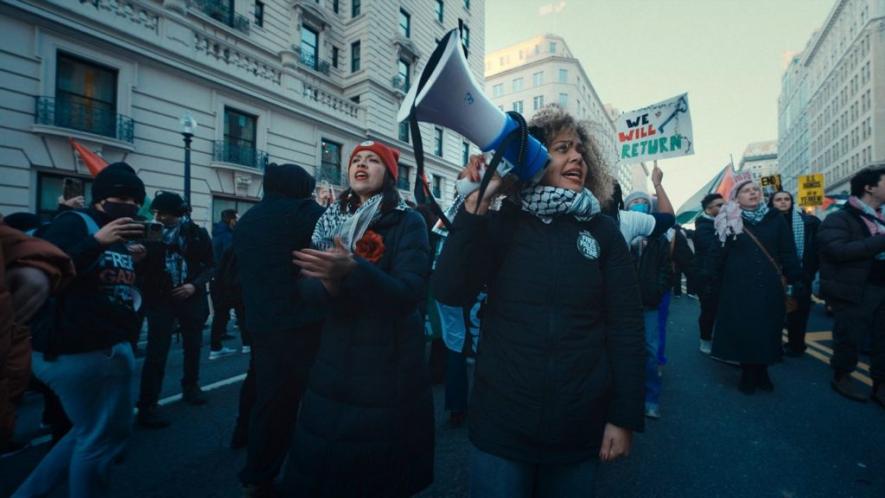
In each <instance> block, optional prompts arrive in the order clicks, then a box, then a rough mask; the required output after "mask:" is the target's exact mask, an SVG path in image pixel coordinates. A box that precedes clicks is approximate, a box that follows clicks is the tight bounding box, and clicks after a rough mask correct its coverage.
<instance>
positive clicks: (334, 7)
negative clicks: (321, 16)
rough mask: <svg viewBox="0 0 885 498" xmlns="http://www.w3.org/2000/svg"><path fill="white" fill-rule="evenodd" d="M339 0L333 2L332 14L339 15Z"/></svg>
mask: <svg viewBox="0 0 885 498" xmlns="http://www.w3.org/2000/svg"><path fill="white" fill-rule="evenodd" d="M338 3H339V2H338V0H332V12H334V13H336V14H337V13H338Z"/></svg>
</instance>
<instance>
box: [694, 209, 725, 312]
mask: <svg viewBox="0 0 885 498" xmlns="http://www.w3.org/2000/svg"><path fill="white" fill-rule="evenodd" d="M693 240H694V267H695V277H696V279H697V290H698V294H699V295H700V296H701V297H706V296H707V295H708V294H710V290H711V282H710V279H709V278H707V275H708V274H707V272H706V269H707V268H708V267H709V265H710V264H711V262H710V255H711V254H712V253H713V245H714V244H719V243H720V242H719V239H718V237H717V236H716V229H715V227H714V226H713V220H711V219H709V218H705V217H704V216H703V215H702V216H699V217H698V219H696V220H695V222H694V239H693Z"/></svg>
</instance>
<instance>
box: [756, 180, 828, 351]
mask: <svg viewBox="0 0 885 498" xmlns="http://www.w3.org/2000/svg"><path fill="white" fill-rule="evenodd" d="M768 208H769V209H776V210H777V211H778V212H779V213H781V214H782V215H783V216H784V221H786V222H787V226H789V227H790V232H791V233H792V234H793V242H794V243H795V244H796V255H797V256H798V257H799V264H800V266H802V276H803V278H802V286H801V289H802V291H801V292H799V293H797V294H796V296H795V298H796V303H797V304H798V306H797V307H796V309H795V310H793V311H790V312H788V313H787V323H786V325H787V338H788V341H787V344H785V345H784V354H785V355H787V356H793V357H801V356H802V355H803V354H804V353H805V348H806V346H805V330H806V329H807V328H808V315H809V314H811V283H812V282H814V275H815V274H816V273H817V270H818V268H819V267H820V259H819V256H818V252H817V242H816V239H817V230H818V228H819V227H820V220H819V219H817V217H816V216H811V215H808V214H805V213H803V212H802V211H801V210H800V209H798V208H796V206H795V205H794V203H793V194H791V193H789V192H784V191H783V190H781V191H779V192H775V193H774V194H772V196H771V197H770V198H769V199H768Z"/></svg>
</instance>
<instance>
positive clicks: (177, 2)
mask: <svg viewBox="0 0 885 498" xmlns="http://www.w3.org/2000/svg"><path fill="white" fill-rule="evenodd" d="M163 7H165V8H166V9H168V10H171V11H172V12H177V13H179V14H181V15H185V14H186V13H187V0H163Z"/></svg>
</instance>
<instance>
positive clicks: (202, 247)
mask: <svg viewBox="0 0 885 498" xmlns="http://www.w3.org/2000/svg"><path fill="white" fill-rule="evenodd" d="M151 211H153V212H154V217H155V219H156V221H158V222H159V223H161V224H162V225H163V235H162V240H161V241H157V242H147V243H146V246H147V248H148V250H147V257H146V258H145V260H144V262H143V263H142V266H144V270H145V272H144V273H145V278H144V280H143V282H142V288H143V290H144V298H145V305H146V307H147V321H148V343H147V352H146V355H145V360H144V366H143V368H142V372H141V390H140V393H139V397H138V423H139V424H140V425H142V426H144V427H147V428H152V429H158V428H163V427H166V426H168V425H169V421H168V420H167V419H165V418H164V417H163V416H162V414H161V413H160V412H159V406H158V405H157V402H158V400H159V397H160V389H161V388H162V386H163V375H164V373H165V370H166V357H167V356H168V355H169V346H170V343H171V342H172V333H173V329H174V325H175V322H176V321H177V322H178V325H179V329H178V330H179V331H180V333H181V337H182V343H183V350H184V373H183V376H182V379H181V388H182V398H183V399H184V401H185V402H186V403H190V404H192V405H202V404H205V403H206V398H205V396H204V395H203V391H202V390H201V389H200V386H199V384H198V381H199V374H200V347H201V344H202V334H203V325H204V324H205V323H206V319H207V318H208V317H209V302H208V299H207V297H206V284H207V283H208V282H209V280H210V279H211V278H212V272H213V268H214V262H213V258H212V242H211V240H210V239H209V233H208V232H207V231H206V230H205V229H204V228H201V227H200V226H198V225H197V224H196V223H194V222H193V221H191V220H190V218H189V217H188V216H187V213H188V206H187V205H186V204H185V202H184V199H182V198H181V196H179V195H178V194H174V193H171V192H159V193H158V194H157V195H156V197H155V198H154V200H153V202H151Z"/></svg>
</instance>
